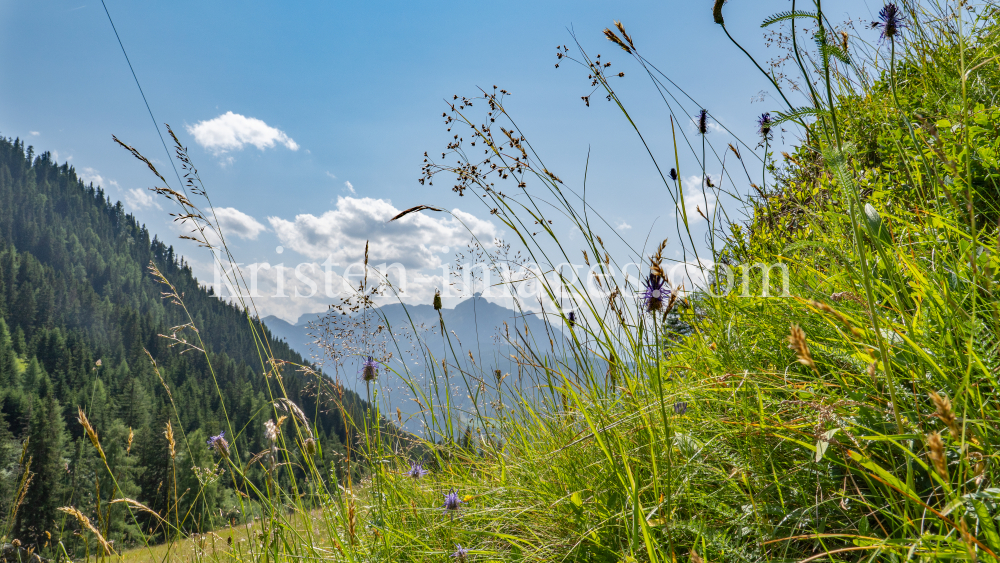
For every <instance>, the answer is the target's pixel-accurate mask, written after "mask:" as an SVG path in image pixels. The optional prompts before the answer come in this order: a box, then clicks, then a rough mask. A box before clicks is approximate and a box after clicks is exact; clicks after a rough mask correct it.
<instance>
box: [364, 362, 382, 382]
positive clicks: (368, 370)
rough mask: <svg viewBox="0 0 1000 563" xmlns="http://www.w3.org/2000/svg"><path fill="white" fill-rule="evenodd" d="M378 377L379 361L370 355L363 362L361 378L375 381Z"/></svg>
mask: <svg viewBox="0 0 1000 563" xmlns="http://www.w3.org/2000/svg"><path fill="white" fill-rule="evenodd" d="M376 377H378V362H376V361H375V360H374V358H372V357H371V356H368V359H367V360H365V363H363V364H361V379H363V380H364V381H375V378H376Z"/></svg>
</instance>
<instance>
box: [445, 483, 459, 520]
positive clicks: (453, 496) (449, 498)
mask: <svg viewBox="0 0 1000 563" xmlns="http://www.w3.org/2000/svg"><path fill="white" fill-rule="evenodd" d="M461 506H462V499H460V498H458V493H456V492H455V489H452V490H450V491H448V494H446V495H444V505H443V506H441V509H442V510H444V512H445V514H448V513H449V512H450V513H451V518H452V519H453V520H454V518H455V513H457V512H458V509H459V508H461Z"/></svg>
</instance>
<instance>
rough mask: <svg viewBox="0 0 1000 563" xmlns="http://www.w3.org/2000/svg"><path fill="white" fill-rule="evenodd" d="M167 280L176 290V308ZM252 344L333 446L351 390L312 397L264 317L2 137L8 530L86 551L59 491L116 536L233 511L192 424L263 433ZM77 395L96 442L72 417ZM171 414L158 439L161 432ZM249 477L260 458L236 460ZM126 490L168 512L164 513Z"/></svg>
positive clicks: (269, 392)
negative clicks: (252, 314) (247, 464)
mask: <svg viewBox="0 0 1000 563" xmlns="http://www.w3.org/2000/svg"><path fill="white" fill-rule="evenodd" d="M157 272H158V273H157ZM164 281H167V282H169V283H170V284H172V287H170V286H168V285H166V284H165V283H164ZM164 292H166V293H173V294H176V295H177V296H183V302H184V304H185V305H186V309H184V308H182V307H180V306H178V305H176V304H174V303H172V301H175V300H177V299H176V298H169V297H165V296H164ZM187 312H190V317H189V316H188V315H187ZM255 336H256V339H255ZM262 345H265V346H266V349H267V350H269V354H270V355H271V357H273V358H274V359H275V360H277V361H278V362H289V363H288V364H287V365H281V364H276V365H275V366H274V370H273V371H272V372H271V374H270V375H271V378H272V379H273V378H274V377H275V375H276V374H277V373H279V372H280V373H282V374H283V383H284V390H283V391H282V392H281V393H280V394H279V395H278V396H286V395H287V397H288V398H290V399H291V400H293V401H294V402H295V403H296V404H297V405H301V407H302V408H303V409H307V410H309V411H310V412H312V413H314V417H313V420H314V426H315V432H316V439H317V440H318V442H319V446H320V447H321V448H320V449H321V450H322V451H323V452H324V453H325V458H324V459H325V460H326V463H333V462H334V460H336V459H337V453H338V452H343V450H344V448H343V443H345V442H346V440H347V430H346V427H345V425H344V420H345V419H344V417H343V416H342V414H341V413H340V412H339V408H338V407H337V405H338V404H339V402H340V401H341V400H342V401H343V403H344V404H346V405H347V406H348V409H349V410H351V411H352V412H355V413H357V414H358V415H359V416H360V413H361V412H362V411H363V410H364V409H365V406H364V403H363V402H362V401H361V400H360V399H359V398H358V397H357V396H356V395H354V394H353V393H346V394H345V395H344V396H343V397H339V396H338V397H337V398H336V401H334V400H333V399H331V398H330V397H329V393H330V390H331V389H332V388H331V389H327V391H326V392H327V396H326V397H325V398H324V399H322V400H317V398H316V397H317V395H318V389H320V388H321V387H320V385H319V383H320V382H321V380H320V378H319V376H318V375H317V374H315V373H313V374H309V373H300V372H299V371H298V369H299V368H297V367H296V366H301V365H303V364H304V362H303V360H302V358H301V357H300V356H299V355H298V354H297V353H295V352H293V351H291V350H290V349H289V348H288V346H287V345H286V344H284V343H280V342H277V341H275V340H273V339H271V337H270V335H269V333H268V332H267V331H266V328H262V327H260V326H259V325H258V332H257V333H256V335H255V333H254V332H252V331H251V330H250V329H249V326H248V315H247V313H246V311H244V310H241V309H239V308H237V307H234V306H231V305H229V304H226V303H224V302H222V301H220V300H219V299H218V298H216V297H214V296H213V295H212V294H211V292H207V291H205V290H204V289H203V288H202V287H200V286H199V284H198V282H197V280H196V279H195V278H194V277H193V276H192V273H191V268H190V267H189V266H188V265H187V264H185V263H184V262H183V260H181V259H180V258H179V257H178V256H177V255H176V254H175V252H174V249H173V247H168V246H167V245H166V244H164V243H163V242H161V241H160V240H158V239H156V238H155V237H153V239H152V240H150V233H149V231H147V230H146V228H145V227H142V226H140V225H139V224H138V223H137V222H136V221H135V219H134V218H133V217H132V216H131V215H128V214H126V213H125V211H124V209H123V208H122V204H121V203H112V202H111V200H110V199H109V198H108V196H107V194H106V193H105V192H104V191H103V190H101V189H100V188H99V187H98V188H95V187H94V186H92V185H91V186H84V185H83V184H82V183H81V182H80V180H79V179H78V177H77V175H76V173H75V171H74V170H73V168H72V167H70V166H68V165H66V164H63V165H58V164H57V163H55V162H53V161H52V160H51V156H50V154H49V153H42V154H41V155H35V154H34V151H33V149H32V148H30V147H27V148H26V147H25V146H24V143H23V142H21V141H18V140H8V139H4V140H0V538H2V539H3V540H4V541H5V542H11V541H13V540H15V539H16V540H18V542H20V544H21V546H23V547H24V548H25V549H27V548H32V549H34V550H36V551H38V552H40V553H42V554H44V555H47V556H60V555H61V556H66V555H69V556H73V557H77V556H82V555H84V554H86V552H87V550H88V545H87V544H88V538H87V537H86V533H87V532H86V531H85V527H83V526H81V522H80V521H79V520H78V519H77V518H75V517H74V516H73V515H72V514H70V513H67V512H63V511H59V510H58V509H59V508H60V507H74V508H75V509H76V510H78V511H80V513H81V514H83V515H84V516H86V517H87V518H88V519H89V520H90V522H92V523H93V525H95V526H97V527H98V528H99V529H100V530H101V533H102V535H103V537H104V538H105V539H106V540H107V541H109V542H113V545H115V546H116V549H119V548H125V547H128V546H136V545H145V544H147V543H156V542H158V541H162V539H163V538H165V537H167V535H168V533H174V532H185V533H190V532H199V531H201V532H204V531H208V530H211V529H214V528H215V527H218V526H221V525H223V524H224V523H225V522H227V521H229V519H228V518H226V516H225V515H226V514H237V513H238V512H237V511H239V510H240V508H241V507H243V510H244V511H245V510H246V507H245V506H242V505H241V504H240V502H239V500H238V499H237V494H236V493H235V492H234V491H233V486H232V481H233V477H232V474H231V473H223V472H221V471H219V472H217V471H216V463H215V461H214V460H213V459H212V453H211V452H210V451H209V447H208V446H207V445H206V439H207V438H208V437H209V436H210V435H216V434H218V433H219V432H221V431H224V432H225V433H226V437H227V438H228V440H229V443H230V447H231V448H232V449H233V451H259V450H260V449H261V448H262V444H263V443H264V431H265V428H264V421H263V420H262V416H261V415H260V414H259V413H260V411H262V410H270V409H271V403H272V401H273V400H274V399H275V396H274V393H275V392H274V390H273V388H274V383H271V384H270V385H269V380H267V379H266V378H265V377H264V376H263V375H262V374H263V371H264V368H263V367H262V359H261V355H260V352H259V348H260V347H261V346H262ZM202 350H204V351H205V352H204V353H203V352H202ZM153 362H155V364H154V363H153ZM327 385H328V387H329V384H327ZM80 409H82V412H83V413H84V415H83V416H84V417H85V418H86V419H87V420H89V423H90V424H91V425H92V426H93V427H94V428H96V429H97V432H98V433H99V437H100V441H101V444H102V448H103V450H102V452H103V453H102V452H99V451H97V450H95V448H94V447H93V445H92V444H91V441H90V439H89V437H88V436H87V435H86V432H85V429H84V427H83V426H82V425H81V422H80V420H81V415H80ZM168 423H170V424H171V427H172V431H173V432H174V443H173V444H171V443H169V442H168V440H167V439H166V438H165V436H164V432H165V430H166V429H167V424H168ZM102 455H103V456H104V458H105V459H102V457H101V456H102ZM341 465H342V464H341ZM337 466H338V465H337V464H334V465H331V466H329V469H330V470H334V469H335V468H336V467H337ZM108 468H110V472H109V469H108ZM199 471H200V472H201V474H199V473H198V472H199ZM335 473H336V472H335V471H334V472H333V474H335ZM262 477H263V470H262V469H261V468H260V467H259V466H258V467H256V468H249V470H248V472H247V474H246V478H247V479H250V480H260V479H261V478H262ZM125 498H128V499H132V501H135V502H138V503H141V504H142V505H144V506H145V507H147V508H148V509H149V510H150V511H151V512H155V513H158V514H161V515H165V514H166V513H167V512H173V513H175V515H178V517H177V519H175V520H173V521H172V522H171V525H172V528H173V531H171V529H168V528H167V527H166V526H164V525H163V523H162V522H161V520H162V517H161V516H156V515H154V514H151V513H150V512H143V511H141V510H136V509H135V507H134V506H133V507H130V506H128V503H127V502H122V499H125ZM81 534H82V535H81ZM91 548H93V545H91Z"/></svg>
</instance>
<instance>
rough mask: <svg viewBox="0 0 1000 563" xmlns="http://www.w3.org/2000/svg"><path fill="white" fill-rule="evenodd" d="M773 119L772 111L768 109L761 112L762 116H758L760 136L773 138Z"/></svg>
mask: <svg viewBox="0 0 1000 563" xmlns="http://www.w3.org/2000/svg"><path fill="white" fill-rule="evenodd" d="M773 121H774V120H773V119H771V112H767V111H765V112H764V113H762V114H760V117H758V118H757V132H758V133H760V136H761V137H763V138H764V139H770V138H771V124H772V122H773Z"/></svg>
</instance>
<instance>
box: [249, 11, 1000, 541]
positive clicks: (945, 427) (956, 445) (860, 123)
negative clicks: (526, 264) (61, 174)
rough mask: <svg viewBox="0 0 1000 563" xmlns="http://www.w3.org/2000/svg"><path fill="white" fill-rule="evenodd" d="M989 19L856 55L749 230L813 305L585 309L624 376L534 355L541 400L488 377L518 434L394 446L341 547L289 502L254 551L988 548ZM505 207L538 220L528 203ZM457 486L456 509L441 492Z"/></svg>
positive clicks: (991, 343)
mask: <svg viewBox="0 0 1000 563" xmlns="http://www.w3.org/2000/svg"><path fill="white" fill-rule="evenodd" d="M944 15H945V16H947V15H948V12H946V13H945V14H944ZM994 19H995V18H993V13H992V12H989V13H986V15H983V16H982V17H981V19H978V20H976V19H975V18H974V17H973V18H971V19H967V21H966V22H965V23H966V24H968V23H969V22H970V21H971V22H973V23H975V24H976V25H977V26H978V27H974V28H972V29H971V30H970V29H969V28H965V29H962V30H959V29H957V25H956V24H955V23H954V21H950V22H949V20H947V18H945V19H938V20H937V23H934V19H933V18H930V17H926V18H923V19H919V20H914V21H911V22H910V27H909V29H908V30H907V33H908V36H907V37H908V39H907V43H906V44H905V45H904V44H901V45H899V46H897V48H898V50H899V51H898V52H897V55H898V56H899V57H900V59H902V60H901V61H896V65H895V66H896V68H894V69H892V70H890V69H886V68H884V66H880V67H879V68H877V69H876V68H874V67H872V66H871V64H872V63H870V62H869V63H865V61H863V60H861V57H859V60H858V61H855V64H856V65H858V64H862V65H864V64H867V65H868V66H867V67H866V68H865V69H863V70H864V72H869V71H871V72H873V73H874V74H875V76H876V79H873V80H871V81H861V85H860V86H856V87H855V88H854V89H853V90H852V91H851V92H847V91H845V90H844V89H843V88H840V89H839V91H841V92H842V97H841V98H839V100H838V102H837V104H836V106H835V108H834V109H835V111H834V112H827V113H826V114H825V115H823V116H821V118H820V119H819V121H818V122H817V123H816V124H814V125H812V126H811V127H810V136H809V142H808V143H805V144H804V145H803V146H802V147H801V148H800V149H799V150H798V151H796V152H795V154H792V155H789V157H788V158H786V163H785V164H784V166H783V168H782V169H780V170H779V171H778V177H779V179H780V181H779V182H778V183H777V184H776V185H774V186H773V187H771V189H770V191H769V192H768V194H767V195H766V197H762V198H758V199H756V200H755V201H754V202H752V203H753V204H754V206H755V210H756V213H755V215H754V219H753V221H752V222H751V223H750V224H749V225H732V226H731V227H732V228H731V229H730V231H729V233H730V235H729V238H728V241H727V242H728V246H727V252H728V254H729V255H730V257H731V258H732V260H733V261H734V262H739V263H754V262H758V261H759V262H764V263H773V262H782V263H784V264H786V265H787V266H788V268H789V277H790V284H791V293H792V295H793V296H794V297H792V298H782V299H776V298H746V297H735V296H730V297H722V298H708V297H703V298H701V299H699V300H698V302H697V307H695V308H686V309H683V314H684V316H685V320H686V321H687V322H689V323H690V324H691V325H692V327H693V329H694V330H693V333H692V334H691V335H689V336H688V337H686V338H684V339H682V340H680V341H679V342H677V343H675V344H672V345H671V346H670V348H669V350H666V351H665V353H666V354H667V356H666V357H664V356H662V355H660V354H659V353H658V352H659V351H663V350H660V345H659V344H658V340H659V339H658V338H657V337H656V336H657V333H656V331H657V330H658V327H656V326H655V324H654V323H651V322H650V318H649V315H643V313H642V312H641V311H628V310H624V311H623V312H622V313H621V314H620V315H610V314H609V315H608V316H607V317H605V318H606V319H610V320H606V321H602V322H597V321H591V322H589V323H588V324H582V325H581V326H579V327H578V328H577V334H579V335H583V334H584V333H587V334H588V337H589V340H590V344H589V346H592V347H597V348H600V347H601V346H602V343H612V344H615V345H616V346H612V345H609V346H607V347H605V348H603V350H604V354H605V356H607V355H608V353H609V352H608V350H615V353H616V354H617V355H618V358H617V359H618V364H617V365H618V366H630V367H628V368H625V367H619V369H618V370H616V371H614V372H613V374H612V375H613V376H614V382H615V388H613V389H611V390H609V389H607V388H606V387H605V386H604V385H603V384H598V383H597V381H602V382H603V375H604V374H593V373H589V374H588V373H587V372H586V369H585V368H584V369H583V370H582V371H583V373H582V377H581V378H580V379H578V376H579V375H581V374H580V369H579V367H578V366H554V367H553V368H552V369H549V370H545V369H538V368H537V367H536V368H535V369H534V373H535V375H536V377H537V379H536V383H537V384H538V385H539V386H540V387H541V388H543V389H544V390H545V393H547V395H545V394H543V395H542V397H548V398H547V399H546V401H543V402H541V403H538V402H529V401H525V400H522V399H521V398H520V397H519V396H518V395H517V394H516V392H515V391H513V390H512V389H511V388H510V387H506V386H504V385H501V386H499V389H495V394H494V395H493V396H494V400H497V401H503V402H504V404H505V405H506V411H505V412H507V413H509V414H508V415H506V416H500V417H498V418H496V419H494V420H490V421H486V422H487V428H488V432H492V433H495V434H497V435H499V436H500V437H501V438H502V445H500V444H499V443H494V442H490V441H488V440H478V441H475V442H474V443H475V445H474V446H467V447H464V448H463V447H459V446H457V445H447V444H446V445H439V446H436V447H434V449H433V451H434V454H435V455H434V458H433V459H431V460H429V462H428V467H430V468H431V469H432V472H431V474H430V475H428V476H426V477H424V478H422V479H419V480H417V479H412V478H409V477H406V476H404V475H403V472H404V471H405V470H406V468H407V462H408V459H407V457H406V455H405V452H386V451H385V450H383V456H384V460H385V463H383V464H381V465H380V466H381V467H382V468H383V469H384V470H383V471H380V472H377V473H376V474H375V475H374V477H373V479H372V480H371V481H368V482H366V483H363V484H362V486H361V488H359V489H357V490H359V491H362V493H361V494H360V497H353V496H352V495H350V494H349V493H348V492H347V491H346V490H343V489H341V490H335V491H330V492H327V493H323V494H322V495H320V496H321V497H322V498H323V499H324V502H325V506H326V508H325V510H324V515H325V517H326V520H327V524H326V527H325V528H324V530H325V531H324V533H323V534H324V537H326V538H328V539H327V540H325V541H313V542H310V541H306V538H305V537H304V536H303V535H302V534H301V533H293V532H292V531H291V530H292V529H294V527H295V526H294V525H293V524H291V523H288V524H287V525H285V524H282V523H283V522H285V521H286V519H288V518H289V517H288V516H287V515H286V513H284V512H275V513H273V514H272V518H271V520H270V521H267V522H263V521H262V522H260V523H259V525H260V526H262V529H263V528H266V529H275V530H276V531H277V532H276V533H277V534H278V536H280V537H282V538H285V540H286V541H276V542H261V543H260V544H259V545H258V547H257V550H258V551H257V552H256V555H253V556H247V555H245V556H242V557H240V559H241V560H249V559H254V558H263V557H264V553H265V552H266V551H267V550H270V552H269V553H271V554H272V555H275V556H277V555H279V554H283V556H286V557H288V558H289V560H291V559H294V558H296V557H302V556H306V557H309V556H316V557H319V556H327V555H329V554H330V553H333V552H332V551H330V545H331V544H332V542H336V544H337V545H339V546H341V549H343V555H342V556H341V555H339V553H340V552H339V551H338V552H337V553H338V555H337V558H340V557H342V558H343V559H345V560H352V561H369V560H375V561H441V560H444V559H445V558H446V555H447V554H449V553H451V552H453V551H454V550H455V549H456V547H455V546H456V544H461V545H463V546H465V547H467V548H468V549H469V550H470V553H469V558H471V559H473V560H476V561H493V560H497V561H499V560H503V561H670V560H674V559H676V560H684V559H689V560H691V561H698V560H700V558H699V557H698V556H696V555H694V552H698V553H700V554H701V556H702V557H704V558H705V559H707V560H710V561H781V560H789V561H791V560H806V559H810V558H815V559H823V560H838V561H860V560H871V561H902V560H904V559H906V558H907V557H911V556H912V557H919V558H924V559H934V558H946V557H957V558H965V557H968V556H970V554H971V553H973V552H974V553H975V554H976V557H978V559H980V560H993V557H994V556H993V555H992V554H993V553H997V552H1000V536H998V534H997V531H996V524H995V520H996V518H997V515H998V510H997V504H996V503H997V501H998V499H1000V491H998V490H997V489H993V488H992V487H993V486H994V478H995V476H996V471H997V465H996V461H995V460H994V459H993V456H994V454H993V452H994V451H995V450H996V444H997V441H998V436H997V432H996V428H995V426H994V422H993V421H995V420H997V418H998V413H997V403H996V400H995V399H994V397H993V394H994V390H995V387H996V385H997V383H996V372H997V370H998V369H1000V354H998V350H997V342H998V340H997V336H996V330H997V328H998V326H1000V311H998V306H997V299H996V295H995V292H996V276H997V273H998V272H1000V259H998V255H997V252H998V251H997V248H998V246H997V242H998V241H997V236H996V220H997V206H996V201H997V200H996V196H995V195H993V194H995V193H996V190H997V186H996V183H995V180H996V170H997V168H998V166H997V165H998V163H997V147H998V146H1000V143H998V139H1000V132H998V131H997V129H996V124H997V123H998V121H1000V120H998V118H1000V108H998V107H997V106H996V104H995V103H994V102H993V100H992V93H993V92H994V91H995V89H996V88H997V87H998V86H1000V79H998V75H997V70H996V68H997V65H996V64H995V61H994V62H992V63H990V62H989V61H990V60H991V58H992V57H995V56H996V55H997V54H998V50H997V48H996V44H997V38H998V34H997V28H996V24H995V23H993V21H994ZM941 22H945V23H944V24H942V23H941ZM945 24H947V25H950V26H951V27H950V28H947V27H945ZM917 54H919V55H921V56H920V57H916V56H915V55H917ZM980 63H982V65H981V66H979V67H978V68H977V69H975V70H972V71H970V70H969V69H972V68H973V67H974V66H975V65H979V64H980ZM963 68H964V69H965V70H963ZM893 84H895V90H896V91H895V92H893V88H892V85H893ZM834 86H838V84H836V83H835V84H834ZM839 86H841V87H842V86H843V84H842V83H840V84H839ZM489 101H490V102H492V103H491V107H496V106H494V105H493V104H497V106H498V105H499V103H500V101H499V100H498V99H497V98H493V99H491V100H489ZM827 109H829V108H827ZM835 121H836V125H837V126H838V127H839V132H840V133H841V135H842V140H843V142H841V143H837V142H835V140H834V135H833V134H832V129H833V126H834V122H835ZM487 146H496V144H495V145H489V144H487ZM512 148H513V143H512ZM539 177H540V178H542V179H544V177H545V175H542V174H539ZM551 186H552V189H556V190H558V189H560V188H558V185H557V182H555V181H553V182H551ZM483 197H486V198H487V199H489V198H493V197H496V196H494V195H489V194H487V195H486V196H483ZM497 201H499V202H500V203H499V205H501V206H504V205H506V206H507V207H505V208H504V210H503V211H501V212H500V214H499V216H500V217H501V220H504V221H505V222H507V224H508V226H509V227H511V228H512V229H514V230H515V231H516V232H521V229H519V226H520V225H519V223H518V222H517V221H516V213H518V212H520V213H522V215H523V214H524V213H526V212H527V207H522V208H517V206H516V205H515V204H513V203H510V201H509V200H504V199H502V198H501V199H493V200H491V202H497ZM491 202H488V203H489V204H490V205H493V203H491ZM869 208H870V209H869ZM866 210H867V212H866ZM571 216H573V215H571ZM876 216H877V218H876ZM529 223H530V221H529ZM584 232H589V230H586V229H585V230H584ZM595 240H596V242H595ZM588 241H589V243H590V245H591V249H592V254H591V255H592V256H593V255H598V256H599V255H600V254H599V253H598V252H597V250H599V249H600V248H601V247H602V246H603V245H602V244H601V243H600V240H599V239H597V238H596V237H594V236H593V233H592V232H590V236H589V237H588ZM756 289H757V290H758V292H759V289H760V287H759V280H758V287H757V288H756ZM758 294H759V293H758ZM619 307H624V306H622V305H620V306H619ZM694 311H697V312H698V314H697V315H695V314H694V313H693V312H694ZM793 326H799V327H801V328H802V330H803V333H802V334H803V336H802V337H800V338H798V339H795V338H792V340H791V344H792V346H791V347H790V345H789V344H790V340H789V338H790V335H792V334H794V331H793V329H792V327H793ZM651 332H652V334H650V333H651ZM581 337H582V336H581ZM631 366H634V368H633V367H631ZM526 369H527V368H526ZM588 376H589V377H588ZM588 381H590V383H588ZM935 397H937V398H936V399H935ZM941 397H948V398H949V399H948V400H945V399H943V398H941ZM678 402H684V403H686V404H687V407H688V408H687V410H686V412H683V409H681V408H678V409H677V410H675V408H674V405H675V404H676V403H678ZM354 485H355V486H357V484H354ZM345 486H346V484H345ZM452 489H454V491H456V493H457V494H458V495H459V496H460V497H461V498H463V499H464V501H465V502H464V504H463V505H462V508H461V510H460V511H459V513H458V517H452V516H453V515H447V514H443V513H442V509H441V508H440V507H441V505H442V503H443V499H444V497H443V495H444V494H445V493H447V492H448V491H449V490H452ZM330 538H337V539H330Z"/></svg>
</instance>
